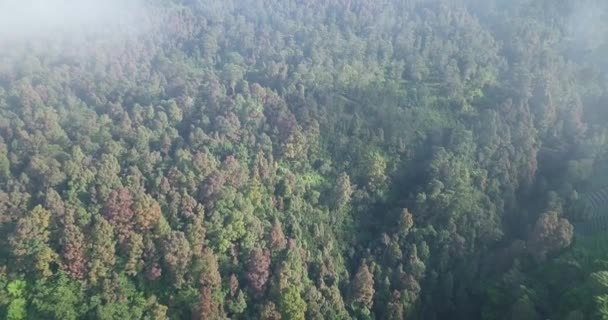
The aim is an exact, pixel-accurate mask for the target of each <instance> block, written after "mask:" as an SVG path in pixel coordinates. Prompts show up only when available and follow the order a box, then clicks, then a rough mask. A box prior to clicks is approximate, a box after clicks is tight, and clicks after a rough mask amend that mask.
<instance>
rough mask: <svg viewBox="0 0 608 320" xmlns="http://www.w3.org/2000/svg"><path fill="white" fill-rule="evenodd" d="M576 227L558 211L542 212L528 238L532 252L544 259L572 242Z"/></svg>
mask: <svg viewBox="0 0 608 320" xmlns="http://www.w3.org/2000/svg"><path fill="white" fill-rule="evenodd" d="M573 235H574V228H573V227H572V225H571V224H570V222H568V220H566V219H564V218H560V217H559V215H558V213H557V212H556V211H550V212H546V213H544V214H542V215H541V216H540V217H539V218H538V220H537V221H536V225H535V226H534V229H533V230H532V233H531V234H530V236H529V239H528V246H529V248H530V249H531V250H532V251H531V253H532V254H533V255H534V256H535V257H536V258H538V259H540V260H544V259H545V258H546V256H547V254H549V253H553V252H556V251H558V250H561V249H563V248H566V247H568V246H569V245H570V243H572V237H573Z"/></svg>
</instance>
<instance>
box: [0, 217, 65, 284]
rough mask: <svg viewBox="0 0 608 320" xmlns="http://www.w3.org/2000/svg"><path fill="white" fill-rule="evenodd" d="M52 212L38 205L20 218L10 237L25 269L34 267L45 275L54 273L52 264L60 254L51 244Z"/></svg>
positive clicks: (13, 248) (19, 260) (16, 255)
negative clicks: (50, 226)
mask: <svg viewBox="0 0 608 320" xmlns="http://www.w3.org/2000/svg"><path fill="white" fill-rule="evenodd" d="M50 221H51V213H50V212H49V211H48V210H46V209H44V208H43V207H42V206H36V207H35V208H34V209H33V210H32V211H31V212H29V213H28V214H27V215H26V216H25V217H23V218H21V219H19V221H18V222H17V226H16V228H15V233H14V234H13V235H12V236H11V237H10V243H11V247H12V252H13V254H14V255H15V258H16V260H17V263H19V264H20V265H21V266H22V267H23V268H24V270H28V269H30V268H31V269H33V270H36V271H37V272H39V273H40V274H41V275H42V276H43V277H49V276H51V275H52V271H51V266H50V265H51V264H52V263H54V262H55V261H56V259H57V257H58V255H57V254H56V253H55V252H54V251H53V249H52V248H51V247H50V246H49V240H50V232H49V224H50Z"/></svg>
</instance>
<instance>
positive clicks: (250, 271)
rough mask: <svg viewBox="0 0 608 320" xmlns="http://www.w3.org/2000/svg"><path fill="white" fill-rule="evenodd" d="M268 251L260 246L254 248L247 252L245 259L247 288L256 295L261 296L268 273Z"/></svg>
mask: <svg viewBox="0 0 608 320" xmlns="http://www.w3.org/2000/svg"><path fill="white" fill-rule="evenodd" d="M269 268H270V252H269V251H268V250H262V249H260V248H254V249H253V250H251V252H250V253H249V259H248V260H247V274H246V277H247V280H248V282H249V288H250V289H251V290H252V291H253V294H254V295H255V296H257V297H261V296H262V295H263V293H264V290H265V289H266V282H267V281H268V276H269V275H270V271H269Z"/></svg>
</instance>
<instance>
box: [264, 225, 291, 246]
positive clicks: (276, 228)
mask: <svg viewBox="0 0 608 320" xmlns="http://www.w3.org/2000/svg"><path fill="white" fill-rule="evenodd" d="M268 238H269V239H268V242H269V244H270V249H271V250H272V251H273V252H277V251H281V250H283V249H285V247H286V246H287V239H285V234H284V233H283V227H282V226H281V222H280V221H279V220H278V219H275V221H274V223H273V224H272V229H271V230H270V235H269V237H268Z"/></svg>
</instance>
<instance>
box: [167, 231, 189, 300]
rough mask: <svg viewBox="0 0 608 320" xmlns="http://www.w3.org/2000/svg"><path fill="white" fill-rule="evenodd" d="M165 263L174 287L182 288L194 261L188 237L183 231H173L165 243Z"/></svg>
mask: <svg viewBox="0 0 608 320" xmlns="http://www.w3.org/2000/svg"><path fill="white" fill-rule="evenodd" d="M163 252H164V256H163V258H164V262H165V265H166V267H167V270H168V271H169V274H170V275H171V278H172V280H173V286H175V287H176V288H180V287H181V286H182V285H183V284H184V282H185V279H184V276H185V275H186V274H187V273H188V268H189V266H190V262H191V260H192V250H191V248H190V243H189V242H188V239H186V236H185V235H184V233H183V232H181V231H173V232H172V233H171V234H170V235H169V237H168V238H167V239H166V240H165V241H164V242H163Z"/></svg>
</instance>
